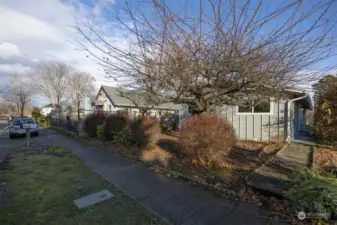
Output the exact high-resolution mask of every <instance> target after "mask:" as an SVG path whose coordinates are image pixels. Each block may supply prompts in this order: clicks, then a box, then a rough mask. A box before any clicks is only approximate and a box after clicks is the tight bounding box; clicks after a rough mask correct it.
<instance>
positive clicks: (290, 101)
mask: <svg viewBox="0 0 337 225" xmlns="http://www.w3.org/2000/svg"><path fill="white" fill-rule="evenodd" d="M304 94H305V95H304V96H301V97H298V98H294V99H290V100H288V102H287V104H288V131H287V133H288V137H287V140H286V142H288V143H289V142H290V141H291V140H292V137H291V135H290V131H291V127H290V125H291V124H290V106H291V104H292V103H293V102H296V101H298V100H302V99H305V98H307V97H308V93H304Z"/></svg>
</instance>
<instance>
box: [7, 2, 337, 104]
mask: <svg viewBox="0 0 337 225" xmlns="http://www.w3.org/2000/svg"><path fill="white" fill-rule="evenodd" d="M148 1H151V0H148ZM166 1H167V3H168V4H169V5H170V6H171V7H173V9H175V10H177V9H181V8H182V2H183V1H179V0H166ZM205 2H206V1H205ZM266 2H267V3H268V4H266V6H265V8H263V10H270V9H272V8H273V7H276V6H277V5H278V4H281V3H283V2H284V1H282V0H277V1H271V0H270V1H266ZM313 2H315V1H313ZM188 3H189V7H188V9H187V13H188V14H189V15H192V16H193V15H198V13H199V1H197V0H189V2H188ZM124 4H125V0H82V1H79V0H0V30H1V32H0V91H1V90H2V89H3V88H4V87H5V86H6V85H8V81H9V79H10V77H11V74H13V73H17V74H19V75H20V76H22V77H24V78H26V79H29V77H28V76H27V74H29V73H30V72H32V71H33V68H34V64H35V63H36V62H39V61H41V60H59V61H64V62H66V63H69V64H72V65H73V66H75V67H76V68H77V69H78V70H80V71H84V72H89V73H91V74H92V75H93V76H94V77H95V78H96V80H97V81H96V86H97V87H99V86H100V85H102V84H111V85H113V84H114V82H113V81H111V80H110V81H109V80H107V79H106V78H104V75H105V74H104V73H103V70H102V68H100V67H99V66H98V65H97V63H96V62H95V61H93V60H92V59H90V58H87V57H86V54H85V53H84V52H81V51H78V50H76V46H74V44H73V43H76V41H77V40H78V36H77V35H76V34H75V31H74V30H73V29H72V28H71V27H70V26H71V25H74V24H75V22H76V20H77V19H80V20H83V21H86V20H87V19H88V17H89V18H92V16H93V15H95V21H96V22H97V23H98V24H99V25H100V26H101V27H102V29H104V34H105V35H106V37H108V38H116V37H119V36H118V35H119V34H120V33H121V32H122V31H120V30H119V27H117V26H115V24H114V20H113V19H112V17H111V15H113V14H114V13H115V12H116V10H118V9H119V8H120V7H122V6H123V5H124ZM253 6H254V3H253V4H252V7H253ZM307 6H308V7H309V6H310V4H309V3H308V4H307ZM106 7H109V8H110V10H109V11H106V10H105V9H104V8H106ZM336 9H337V8H336ZM141 10H143V11H144V12H145V13H147V14H148V15H151V9H150V8H149V7H143V8H142V9H141ZM203 10H205V12H207V11H209V10H210V8H208V7H205V5H204V4H203ZM336 21H337V20H336ZM273 26H277V22H272V23H270V27H271V28H272V27H273ZM335 32H336V33H337V29H336V30H335ZM119 38H120V37H119ZM117 40H118V39H117ZM120 41H121V44H125V43H124V42H123V41H124V40H120ZM336 62H337V58H333V59H331V60H328V61H325V62H322V63H320V65H319V66H327V65H331V64H333V63H336ZM46 103H48V102H47V100H46V98H44V97H42V96H40V95H39V96H35V97H34V99H33V104H38V105H40V106H41V105H43V104H46Z"/></svg>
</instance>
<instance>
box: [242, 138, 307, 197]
mask: <svg viewBox="0 0 337 225" xmlns="http://www.w3.org/2000/svg"><path fill="white" fill-rule="evenodd" d="M311 160H312V147H311V146H308V145H303V144H293V143H292V144H290V145H288V147H287V148H285V149H284V150H282V151H281V152H279V153H277V154H276V155H275V156H274V157H273V158H272V159H271V160H269V161H268V162H267V163H266V164H265V165H263V166H261V167H260V168H258V169H257V170H255V171H254V172H253V173H252V174H251V177H250V180H249V182H248V185H250V186H252V187H254V188H258V189H261V190H263V191H267V192H270V193H273V194H275V195H279V196H284V192H285V191H286V190H287V188H288V186H289V185H290V184H291V175H292V174H294V173H295V172H296V171H297V170H299V169H301V168H303V167H310V165H311Z"/></svg>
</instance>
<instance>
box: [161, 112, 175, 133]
mask: <svg viewBox="0 0 337 225" xmlns="http://www.w3.org/2000/svg"><path fill="white" fill-rule="evenodd" d="M160 126H161V128H162V131H163V132H164V133H165V132H171V131H172V130H175V129H176V128H177V115H175V114H171V113H165V114H164V115H162V116H161V117H160Z"/></svg>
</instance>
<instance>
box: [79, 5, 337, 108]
mask: <svg viewBox="0 0 337 225" xmlns="http://www.w3.org/2000/svg"><path fill="white" fill-rule="evenodd" d="M191 4H192V3H191V2H190V1H186V2H185V3H183V4H182V7H184V8H182V9H177V7H171V6H170V4H169V3H168V1H165V0H156V1H153V2H152V4H151V5H150V6H149V1H141V0H138V1H137V0H133V1H131V0H130V1H126V5H125V8H123V9H121V10H119V11H118V13H117V14H116V16H115V17H114V19H115V20H116V21H117V22H118V25H119V26H120V27H121V28H122V32H126V33H127V34H128V37H126V38H125V40H124V39H123V41H124V43H127V44H126V45H119V44H118V42H117V41H115V40H112V39H111V38H109V37H107V36H105V35H104V34H103V32H101V30H100V28H99V27H96V26H95V25H94V24H95V23H93V22H88V23H86V22H84V21H79V22H78V23H77V24H76V25H75V28H76V29H77V31H78V33H79V34H80V36H81V37H82V38H83V41H82V42H79V43H78V45H79V47H80V48H82V49H84V50H85V51H87V53H88V54H89V55H90V56H91V57H93V58H94V59H96V60H97V61H98V62H99V64H100V65H101V66H102V67H103V68H104V70H105V72H106V73H107V77H109V78H113V79H115V80H117V81H118V82H119V83H121V84H122V86H124V87H131V88H133V89H138V90H141V91H144V92H146V93H147V94H148V96H154V97H156V98H154V99H153V101H157V100H158V99H160V101H161V102H162V101H174V102H177V103H188V104H192V105H194V106H195V107H196V110H197V111H198V112H203V111H207V110H211V109H212V108H213V107H214V106H215V105H216V104H224V103H227V104H229V103H231V104H240V100H241V99H242V97H240V96H242V93H245V95H249V96H250V98H255V99H258V98H261V96H266V97H268V96H270V95H276V94H278V95H282V93H283V92H282V90H283V89H285V88H288V87H289V86H293V85H296V84H303V83H308V82H312V81H314V80H317V79H318V78H319V77H320V76H321V75H322V73H323V71H325V70H327V69H333V68H335V67H336V65H332V64H330V65H329V66H322V65H320V64H319V63H320V62H323V61H324V60H327V59H329V58H331V57H332V56H335V55H336V48H335V46H337V45H336V38H335V37H334V32H333V29H334V28H335V27H336V23H337V20H336V9H337V6H336V4H337V3H336V1H335V0H323V1H310V2H308V3H304V2H303V1H302V0H289V1H282V2H277V3H273V2H271V1H263V0H258V1H251V0H242V1H239V0H207V1H206V0H204V1H202V0H200V1H199V2H198V5H199V9H198V11H199V13H198V15H196V14H195V13H189V12H190V9H189V7H191ZM308 4H309V5H308ZM107 10H108V9H107ZM149 10H150V11H151V13H149ZM262 87H264V88H262ZM266 87H268V88H266ZM252 89H254V90H255V91H252ZM256 90H258V91H256ZM254 95H255V96H254ZM158 96H161V97H159V98H158ZM280 97H281V96H280ZM161 102H158V103H161Z"/></svg>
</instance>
